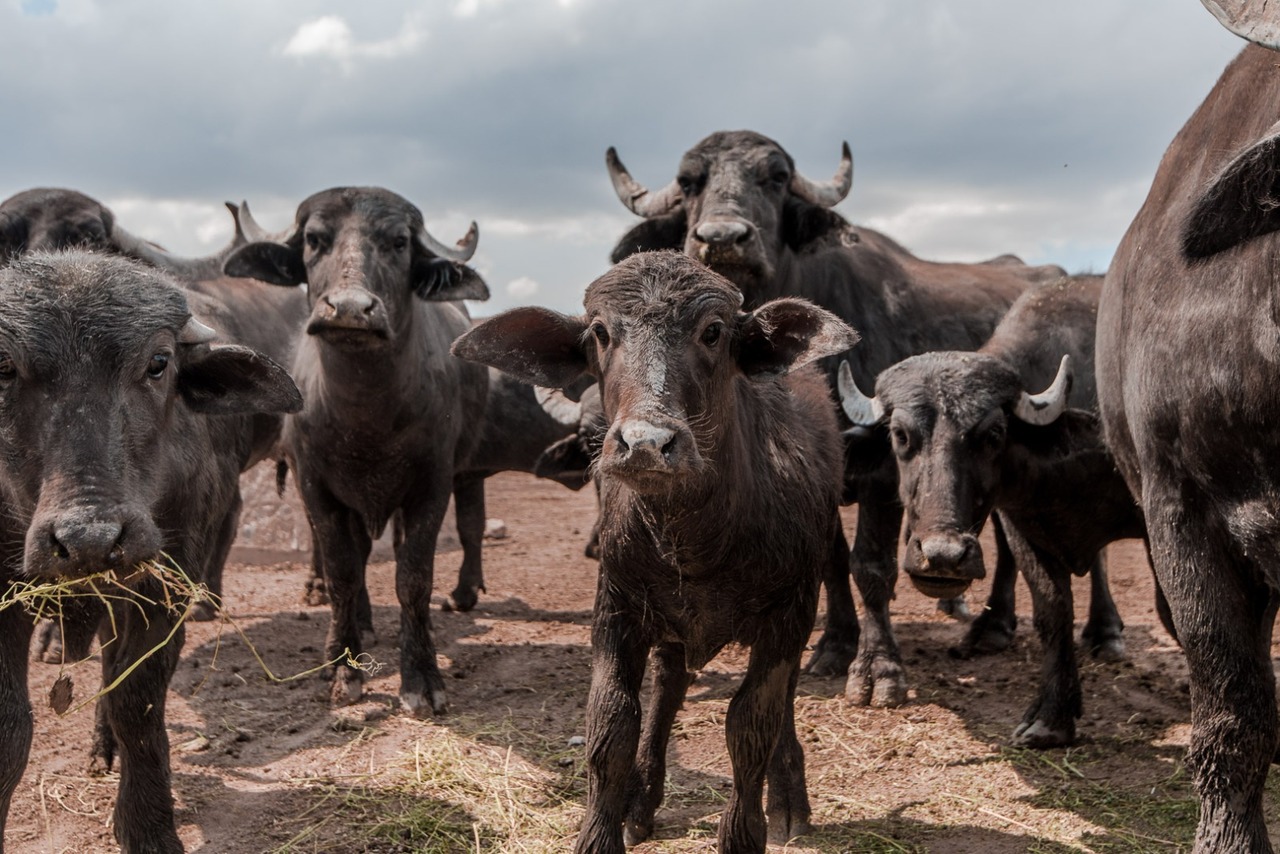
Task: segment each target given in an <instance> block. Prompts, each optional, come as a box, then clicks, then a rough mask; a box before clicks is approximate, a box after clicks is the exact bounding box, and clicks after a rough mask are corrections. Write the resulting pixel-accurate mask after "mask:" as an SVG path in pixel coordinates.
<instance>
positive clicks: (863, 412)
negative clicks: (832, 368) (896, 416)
mask: <svg viewBox="0 0 1280 854" xmlns="http://www.w3.org/2000/svg"><path fill="white" fill-rule="evenodd" d="M836 388H837V389H838V390H839V392H840V408H841V409H843V410H844V414H845V415H847V416H849V420H850V421H852V422H853V424H854V425H855V426H858V427H871V426H873V425H874V424H875V423H876V422H878V421H879V420H880V419H881V418H883V417H884V406H882V405H881V403H880V401H878V400H876V399H875V398H874V397H867V396H866V395H865V394H863V393H862V389H860V388H858V384H857V383H856V382H854V381H853V371H851V370H850V369H849V363H848V362H846V361H841V362H840V372H839V373H838V374H837V376H836Z"/></svg>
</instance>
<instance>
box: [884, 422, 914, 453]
mask: <svg viewBox="0 0 1280 854" xmlns="http://www.w3.org/2000/svg"><path fill="white" fill-rule="evenodd" d="M889 438H890V440H891V441H892V442H893V450H894V453H896V454H897V455H898V456H900V457H902V458H903V459H907V458H908V457H910V456H911V455H912V454H913V453H915V447H914V443H913V441H912V436H911V433H910V431H908V430H907V428H905V427H903V426H902V425H901V424H894V425H893V426H891V427H890V428H889Z"/></svg>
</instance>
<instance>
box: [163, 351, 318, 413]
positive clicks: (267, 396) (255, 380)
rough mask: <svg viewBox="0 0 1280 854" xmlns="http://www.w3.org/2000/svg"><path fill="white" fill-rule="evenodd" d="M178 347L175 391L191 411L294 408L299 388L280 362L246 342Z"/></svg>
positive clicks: (299, 401) (297, 406)
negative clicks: (179, 362) (180, 357)
mask: <svg viewBox="0 0 1280 854" xmlns="http://www.w3.org/2000/svg"><path fill="white" fill-rule="evenodd" d="M201 349H203V348H197V347H188V348H184V350H185V351H186V352H184V353H183V356H184V359H183V363H182V365H181V367H180V368H179V371H178V393H179V394H181V395H182V399H183V401H184V402H185V403H186V404H187V407H188V408H189V409H191V410H192V411H193V412H199V413H202V414H204V415H249V414H256V413H271V412H297V411H298V410H300V409H302V393H301V392H299V391H298V387H297V386H296V385H294V383H293V379H292V378H291V377H290V376H289V374H288V372H287V371H285V369H284V368H282V367H280V366H279V365H277V364H276V363H275V362H273V361H271V360H270V359H268V358H267V357H266V356H264V355H262V354H261V353H259V352H257V351H256V350H250V349H249V348H248V347H235V346H227V347H212V348H210V349H208V350H205V351H204V352H201Z"/></svg>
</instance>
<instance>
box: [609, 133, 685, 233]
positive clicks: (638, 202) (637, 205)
mask: <svg viewBox="0 0 1280 854" xmlns="http://www.w3.org/2000/svg"><path fill="white" fill-rule="evenodd" d="M604 162H605V164H606V165H607V166H608V167H609V180H610V181H612V182H613V191H614V192H615V193H617V194H618V199H619V201H621V202H622V203H623V204H624V205H626V206H627V210H629V211H631V212H632V213H633V214H637V215H639V216H642V217H645V218H646V219H647V218H649V217H655V216H662V215H663V214H665V213H670V212H671V211H673V210H675V208H676V206H677V205H679V204H680V201H681V199H682V198H683V196H682V194H681V193H680V185H679V184H678V183H676V182H675V181H672V182H671V183H670V184H668V185H667V186H665V187H663V188H662V189H661V190H659V191H658V192H656V193H650V192H649V188H648V187H646V186H645V185H644V184H641V183H640V182H638V181H636V180H635V179H634V178H632V177H631V173H629V172H628V171H627V167H625V166H623V165H622V161H621V160H619V159H618V151H617V149H615V148H614V147H613V146H612V145H611V146H609V150H608V151H606V152H605V153H604Z"/></svg>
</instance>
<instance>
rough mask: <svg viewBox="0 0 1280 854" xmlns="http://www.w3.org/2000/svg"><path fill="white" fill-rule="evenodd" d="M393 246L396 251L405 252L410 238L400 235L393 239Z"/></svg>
mask: <svg viewBox="0 0 1280 854" xmlns="http://www.w3.org/2000/svg"><path fill="white" fill-rule="evenodd" d="M391 248H392V249H394V250H395V251H396V252H403V251H404V250H406V249H408V248H409V238H407V237H405V236H404V235H400V236H399V237H397V238H396V239H395V240H393V241H391Z"/></svg>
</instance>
